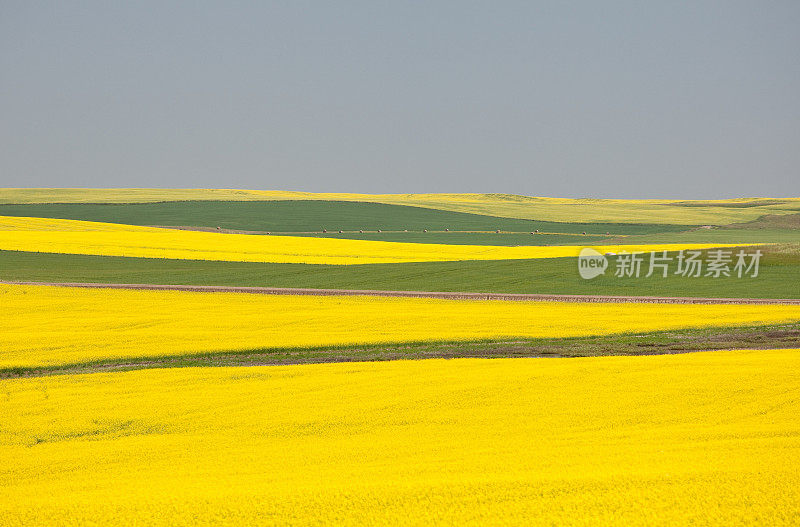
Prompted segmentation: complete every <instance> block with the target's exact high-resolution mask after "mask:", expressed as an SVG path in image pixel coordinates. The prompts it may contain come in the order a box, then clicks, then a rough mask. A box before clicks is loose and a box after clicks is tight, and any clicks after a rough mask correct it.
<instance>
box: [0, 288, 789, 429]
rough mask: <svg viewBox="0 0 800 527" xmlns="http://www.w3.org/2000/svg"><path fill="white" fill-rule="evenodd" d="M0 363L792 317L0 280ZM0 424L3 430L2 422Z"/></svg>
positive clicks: (776, 310) (748, 308)
mask: <svg viewBox="0 0 800 527" xmlns="http://www.w3.org/2000/svg"><path fill="white" fill-rule="evenodd" d="M0 320H2V331H0V368H3V367H5V368H9V367H31V366H52V365H59V364H74V363H81V362H90V361H97V360H102V359H119V358H133V357H163V356H175V355H191V354H198V353H203V352H210V351H232V350H241V349H254V348H298V347H312V346H334V345H346V344H347V345H349V344H369V343H384V342H409V341H449V340H481V339H493V338H535V337H572V336H581V335H604V334H611V333H622V332H631V331H655V330H660V329H675V328H684V327H700V326H727V325H737V324H761V323H764V324H766V323H781V322H792V321H797V320H800V306H796V305H794V306H793V305H699V304H623V303H620V304H599V303H560V302H517V301H497V300H494V301H480V300H439V299H423V298H391V297H366V296H301V295H297V296H295V295H254V294H246V293H196V292H183V291H135V290H114V289H82V288H66V287H53V286H22V285H0ZM0 426H1V425H0Z"/></svg>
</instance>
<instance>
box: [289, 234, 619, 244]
mask: <svg viewBox="0 0 800 527" xmlns="http://www.w3.org/2000/svg"><path fill="white" fill-rule="evenodd" d="M298 235H299V236H313V237H315V238H346V239H350V240H373V241H383V242H406V243H442V244H447V245H507V246H517V245H584V244H596V245H599V244H600V242H601V241H602V240H605V239H606V237H605V236H590V235H586V236H583V235H581V234H542V233H539V234H534V235H531V234H530V233H529V232H526V233H518V232H503V231H501V232H499V233H495V232H459V231H451V232H444V231H430V232H420V231H410V232H380V233H379V232H364V233H359V232H347V231H345V232H343V233H342V234H339V233H330V232H329V233H327V234H319V233H315V234H298Z"/></svg>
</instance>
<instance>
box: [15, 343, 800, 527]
mask: <svg viewBox="0 0 800 527" xmlns="http://www.w3.org/2000/svg"><path fill="white" fill-rule="evenodd" d="M798 371H800V350H777V351H773V350H768V351H763V350H762V351H737V352H706V353H696V354H686V355H673V356H652V357H603V358H587V359H458V360H449V361H448V360H429V361H397V362H386V363H351V364H326V365H312V366H285V367H284V366H281V367H276V366H271V367H252V368H206V369H196V368H178V369H164V370H141V371H134V372H125V373H122V372H118V373H103V374H90V375H68V376H55V377H44V378H29V379H14V380H8V379H6V380H0V415H2V416H3V418H2V428H0V459H2V460H3V463H2V467H0V488H2V492H0V525H3V526H6V525H7V526H23V525H24V526H29V525H48V524H53V525H66V524H93V525H169V526H175V525H271V524H275V525H287V524H289V525H382V524H390V525H436V524H447V525H525V526H528V525H580V526H593V527H594V526H603V525H610V526H618V525H633V526H636V525H647V526H655V525H670V526H671V525H774V526H781V525H786V526H789V525H798V523H800V492H798V489H800V399H798V397H797V395H798V373H797V372H798Z"/></svg>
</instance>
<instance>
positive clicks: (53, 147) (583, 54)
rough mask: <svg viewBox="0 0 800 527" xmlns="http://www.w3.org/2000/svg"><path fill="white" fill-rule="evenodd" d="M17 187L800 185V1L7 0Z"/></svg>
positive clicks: (702, 188) (4, 25)
mask: <svg viewBox="0 0 800 527" xmlns="http://www.w3.org/2000/svg"><path fill="white" fill-rule="evenodd" d="M0 186H65V187H75V186H90V187H154V186H158V187H225V188H230V187H245V188H258V189H292V190H310V191H347V192H352V191H356V192H505V193H520V194H530V195H549V196H568V197H584V196H591V197H678V198H692V197H696V198H712V197H733V196H789V195H791V196H798V195H800V1H797V0H787V1H756V0H753V1H750V2H739V1H720V2H707V1H706V2H704V1H659V2H655V1H653V2H643V1H631V2H613V1H612V2H599V1H593V0H592V1H585V2H569V1H553V2H530V1H523V2H489V1H486V2H466V1H458V2H433V1H419V2H401V1H395V2H378V1H374V0H370V1H364V2H346V1H342V2H303V1H291V2H290V1H286V2H252V3H250V2H248V3H243V2H230V1H224V2H223V1H220V2H214V3H211V2H185V3H171V2H165V1H158V2H107V1H104V2H96V3H95V2H64V1H60V2H30V1H28V0H25V1H20V2H12V1H8V0H2V1H1V2H0Z"/></svg>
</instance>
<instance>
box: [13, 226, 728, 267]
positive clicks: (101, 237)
mask: <svg viewBox="0 0 800 527" xmlns="http://www.w3.org/2000/svg"><path fill="white" fill-rule="evenodd" d="M735 245H737V244H696V243H695V244H659V245H609V246H596V248H597V249H598V250H599V251H600V252H603V253H605V252H621V251H628V252H636V251H643V252H647V251H660V250H680V249H703V248H708V247H731V246H735ZM738 245H743V244H738ZM580 249H581V248H580V247H577V246H573V247H569V246H558V247H541V246H538V247H503V246H481V245H444V244H426V243H396V242H383V241H371V240H347V239H331V238H313V237H303V236H255V235H248V234H220V233H215V232H198V231H186V230H177V229H160V228H155V227H138V226H134V225H122V224H116V223H100V222H90V221H79V220H61V219H46V218H24V217H10V216H0V250H8V251H29V252H46V253H65V254H96V255H103V256H132V257H142V258H168V259H182V260H217V261H228V262H272V263H305V264H333V265H353V264H373V263H401V262H445V261H459V260H514V259H527V258H555V257H565V256H577V255H578V253H579V252H580Z"/></svg>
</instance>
